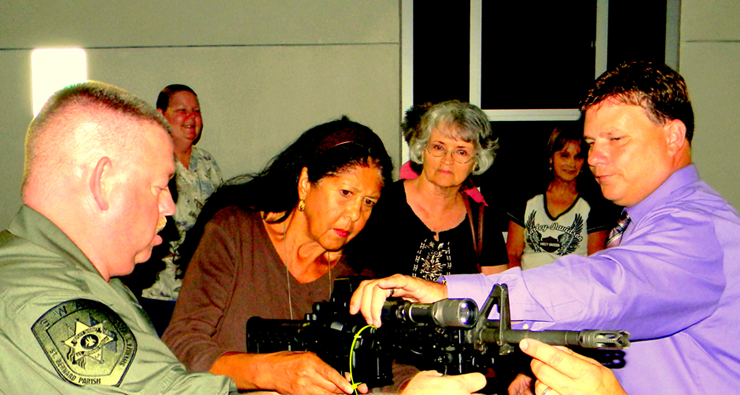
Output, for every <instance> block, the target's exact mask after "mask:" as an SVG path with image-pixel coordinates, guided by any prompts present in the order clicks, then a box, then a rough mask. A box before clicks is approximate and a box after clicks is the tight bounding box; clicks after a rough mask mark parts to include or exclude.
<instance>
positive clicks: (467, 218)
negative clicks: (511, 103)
mask: <svg viewBox="0 0 740 395" xmlns="http://www.w3.org/2000/svg"><path fill="white" fill-rule="evenodd" d="M405 129H406V130H405V134H406V137H408V142H409V151H410V157H411V161H412V162H413V164H414V165H415V166H412V168H413V167H416V169H414V170H415V172H416V173H418V177H416V178H412V179H404V180H400V181H397V182H395V183H394V184H393V185H392V186H390V187H389V188H387V189H388V190H387V191H383V200H382V201H381V202H380V203H379V204H378V207H377V208H376V212H375V215H374V216H373V218H372V219H371V220H370V221H369V223H368V226H367V227H366V232H363V234H362V235H360V236H359V240H358V241H357V243H356V244H357V246H353V247H352V248H360V249H361V251H362V252H363V253H362V254H361V255H362V256H363V259H366V260H368V262H367V265H368V267H372V268H373V269H374V270H375V272H376V273H377V274H379V275H391V274H395V273H401V274H407V275H412V276H415V277H420V278H424V279H427V280H432V281H435V280H437V279H438V278H439V277H440V276H443V275H447V274H469V273H478V272H483V273H487V274H488V273H496V272H499V271H503V270H505V269H506V268H507V267H508V266H507V264H508V258H507V255H506V245H505V244H504V239H503V235H502V234H501V232H499V231H496V230H494V229H493V228H492V227H489V230H488V231H484V229H485V227H484V226H483V224H484V223H485V222H484V221H486V220H487V221H489V223H491V224H493V217H492V216H491V215H492V214H490V213H489V210H488V208H487V206H486V205H485V202H483V203H478V202H476V201H475V200H473V199H472V198H471V197H470V194H468V193H462V191H463V190H464V189H467V187H464V185H466V184H467V183H469V178H470V177H471V175H473V174H481V173H483V172H485V171H486V170H487V169H488V168H489V167H490V166H491V164H492V163H493V159H494V156H495V150H496V148H497V140H496V139H494V138H493V136H492V131H491V125H490V123H489V121H488V118H487V117H486V115H485V114H484V113H483V112H482V111H481V110H480V109H479V108H478V107H476V106H474V105H471V104H468V103H463V102H459V101H456V100H455V101H447V102H442V103H438V104H435V105H433V106H431V107H430V108H429V109H428V110H427V111H426V112H425V113H424V115H423V116H422V118H421V122H420V125H419V127H418V128H405Z"/></svg>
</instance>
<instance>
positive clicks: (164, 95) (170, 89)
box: [157, 84, 203, 145]
mask: <svg viewBox="0 0 740 395" xmlns="http://www.w3.org/2000/svg"><path fill="white" fill-rule="evenodd" d="M179 92H190V93H192V94H193V95H195V98H196V99H197V98H198V94H197V93H195V91H194V90H193V89H192V88H191V87H189V86H187V85H183V84H171V85H167V86H165V87H164V89H162V91H161V92H159V95H158V96H157V110H162V112H165V111H167V107H169V106H170V100H172V96H174V95H175V94H176V93H179ZM202 135H203V132H202V131H201V133H200V134H199V135H198V137H197V138H196V139H195V140H193V145H196V144H198V141H200V137H201V136H202Z"/></svg>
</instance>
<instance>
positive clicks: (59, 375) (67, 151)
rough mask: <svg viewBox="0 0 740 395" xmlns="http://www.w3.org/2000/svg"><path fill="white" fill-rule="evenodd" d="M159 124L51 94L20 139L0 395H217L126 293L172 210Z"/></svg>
mask: <svg viewBox="0 0 740 395" xmlns="http://www.w3.org/2000/svg"><path fill="white" fill-rule="evenodd" d="M168 128H169V126H168V125H167V123H166V121H164V119H163V118H162V117H161V115H159V114H158V113H157V112H156V111H155V110H154V109H153V108H151V107H149V106H148V105H147V104H146V103H144V102H143V101H141V100H140V99H138V98H136V97H134V96H133V95H131V94H129V93H127V92H125V91H123V90H121V89H119V88H116V87H113V86H109V85H105V84H102V83H95V82H88V83H84V84H79V85H75V86H71V87H68V88H65V89H63V90H61V91H59V92H57V93H56V94H55V95H54V96H53V97H52V98H51V99H50V100H49V102H47V103H46V105H45V106H44V108H43V109H42V111H41V113H40V114H39V115H38V116H37V117H36V118H35V119H34V120H33V122H32V123H31V125H30V127H29V129H28V134H27V136H26V163H25V174H24V179H23V186H22V197H23V203H24V205H23V206H22V207H21V209H20V212H19V213H18V214H17V216H16V217H15V219H14V220H13V222H12V223H11V225H10V227H9V228H8V229H7V230H6V231H3V232H2V233H0V393H3V394H21V393H25V394H77V393H80V394H82V393H105V394H110V393H121V394H144V393H146V394H226V393H229V392H234V393H235V392H236V387H235V386H234V384H233V382H232V381H231V380H230V379H229V378H227V377H223V376H215V375H211V374H207V373H187V372H186V371H185V367H184V366H183V365H182V364H181V363H180V362H179V361H178V360H177V359H176V358H175V356H174V355H173V354H172V353H171V352H170V351H169V349H168V348H167V346H165V344H164V343H162V342H161V341H160V340H159V338H158V337H157V334H156V332H155V331H154V329H153V328H152V326H151V324H150V323H149V320H148V319H147V318H146V315H145V314H144V313H143V312H142V310H141V309H140V308H139V307H138V305H137V303H136V300H135V298H134V297H133V295H132V294H131V292H130V291H129V290H128V289H127V288H126V287H125V286H124V285H123V284H122V283H121V282H120V281H119V280H118V279H116V278H115V277H117V276H122V275H126V274H128V273H130V272H131V271H132V270H133V268H134V265H135V264H136V263H140V262H144V261H146V260H147V259H148V258H149V255H150V254H151V249H152V247H153V246H155V245H157V244H159V243H161V241H162V239H161V238H160V237H159V236H158V235H157V232H158V231H159V230H160V229H161V227H162V226H163V224H164V217H165V216H167V215H172V214H173V213H174V209H175V208H174V203H173V202H172V197H171V196H170V192H169V190H168V188H167V182H168V181H169V178H170V177H171V176H172V173H173V172H174V163H173V151H172V143H171V141H170V137H169V136H168V134H167V131H168Z"/></svg>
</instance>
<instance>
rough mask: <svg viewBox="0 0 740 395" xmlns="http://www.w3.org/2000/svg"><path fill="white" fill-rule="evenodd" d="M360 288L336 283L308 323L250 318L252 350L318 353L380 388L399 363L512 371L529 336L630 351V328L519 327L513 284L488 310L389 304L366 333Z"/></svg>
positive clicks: (500, 288)
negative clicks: (356, 295) (356, 296)
mask: <svg viewBox="0 0 740 395" xmlns="http://www.w3.org/2000/svg"><path fill="white" fill-rule="evenodd" d="M358 284H359V279H356V278H351V279H350V278H343V279H338V280H336V282H335V283H334V291H333V292H332V295H331V300H330V301H328V302H318V303H315V304H314V305H313V311H312V312H311V313H309V314H306V317H305V319H304V320H269V319H262V318H259V317H253V318H251V319H249V321H248V322H247V352H250V353H270V352H277V351H286V350H288V351H311V352H314V353H316V354H317V355H318V356H319V357H320V358H321V359H322V360H323V361H324V362H326V363H327V364H329V365H331V366H332V367H333V368H335V369H336V370H337V371H339V372H340V373H349V372H350V370H351V371H352V374H353V376H354V380H355V381H356V382H364V383H367V384H368V386H369V387H370V388H373V387H379V386H384V385H389V384H391V383H392V378H393V375H392V373H391V365H392V363H393V361H394V360H395V361H398V362H401V363H406V364H410V365H414V366H416V367H418V368H419V369H423V370H429V369H433V370H437V371H439V372H442V373H446V374H460V373H470V372H482V373H489V374H488V376H492V375H491V374H490V371H491V369H493V370H494V371H497V370H501V369H502V368H504V366H499V365H502V362H501V361H499V357H501V356H505V355H508V354H511V353H513V352H514V351H515V349H516V347H515V346H516V345H517V344H518V343H519V341H520V340H522V339H524V338H530V339H537V340H540V341H542V342H544V343H548V344H552V345H564V346H577V347H583V348H594V349H605V350H622V349H626V348H627V347H629V334H628V333H627V332H625V331H602V330H588V331H580V332H572V331H541V332H534V331H528V330H513V329H511V316H510V310H509V294H508V289H507V287H506V285H505V284H496V285H495V286H494V288H493V290H492V291H491V293H490V295H489V296H488V299H487V300H486V302H485V303H484V305H483V307H482V308H481V309H480V310H479V309H478V306H477V305H476V303H475V301H473V300H472V299H445V300H441V301H439V302H436V303H432V304H418V303H411V302H408V301H403V300H388V301H386V302H385V304H384V306H383V310H382V316H381V319H382V321H383V326H382V327H381V328H379V329H375V328H370V329H367V328H366V329H363V328H365V327H366V323H365V320H364V318H363V317H362V316H360V315H350V314H349V300H350V297H351V296H352V293H353V292H354V290H355V289H356V287H357V285H358ZM493 306H498V310H499V314H500V319H499V320H488V316H489V314H490V313H491V311H492V310H493ZM360 331H362V333H360ZM358 333H360V334H359V336H356V335H357V334H358ZM353 341H354V348H353ZM350 356H351V358H352V359H351V362H350ZM350 363H351V367H350ZM503 363H504V364H505V363H506V361H505V360H504V362H503ZM501 376H505V375H499V378H498V380H499V381H501V380H509V379H510V377H508V376H506V377H501ZM512 378H513V377H512ZM509 381H510V380H509ZM502 384H503V383H502ZM506 384H508V382H507V383H506Z"/></svg>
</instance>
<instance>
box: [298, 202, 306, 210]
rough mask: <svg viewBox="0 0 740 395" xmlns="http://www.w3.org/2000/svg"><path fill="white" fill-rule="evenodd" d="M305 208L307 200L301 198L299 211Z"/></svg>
mask: <svg viewBox="0 0 740 395" xmlns="http://www.w3.org/2000/svg"><path fill="white" fill-rule="evenodd" d="M305 209H306V202H305V201H304V200H303V199H301V200H300V201H299V202H298V211H303V210H305Z"/></svg>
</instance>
